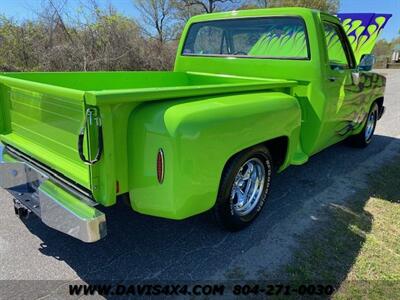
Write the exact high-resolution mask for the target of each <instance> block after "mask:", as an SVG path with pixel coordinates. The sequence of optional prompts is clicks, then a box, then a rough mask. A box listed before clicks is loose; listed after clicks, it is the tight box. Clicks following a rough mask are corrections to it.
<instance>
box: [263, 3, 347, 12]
mask: <svg viewBox="0 0 400 300" xmlns="http://www.w3.org/2000/svg"><path fill="white" fill-rule="evenodd" d="M257 1H258V2H259V3H261V5H264V7H290V6H297V7H307V8H313V9H318V10H320V11H324V12H328V13H331V14H335V13H337V12H338V10H339V7H340V1H339V0H269V1H268V0H261V1H259V0H257Z"/></svg>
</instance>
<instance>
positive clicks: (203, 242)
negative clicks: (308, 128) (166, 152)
mask: <svg viewBox="0 0 400 300" xmlns="http://www.w3.org/2000/svg"><path fill="white" fill-rule="evenodd" d="M382 72H384V73H387V74H388V82H387V93H386V98H385V105H386V107H387V110H386V114H385V116H384V118H383V119H382V120H381V121H380V122H379V124H378V127H377V131H376V135H377V136H376V137H375V140H374V141H373V143H372V144H371V145H370V146H369V147H368V148H367V149H364V150H360V149H354V148H350V147H348V146H346V145H343V144H340V145H336V146H333V147H331V148H330V149H327V150H325V151H323V152H321V153H320V154H318V155H316V156H314V157H312V158H311V159H310V161H309V162H308V163H307V164H306V165H304V166H299V167H290V168H289V169H288V170H287V171H285V172H284V173H282V174H280V175H278V176H277V177H276V178H275V180H274V182H273V188H272V194H271V196H270V198H269V200H268V202H267V204H266V207H265V208H264V211H263V213H262V214H261V216H260V217H259V218H258V220H257V221H256V222H255V223H254V224H253V225H252V226H251V227H249V228H248V229H246V230H244V231H241V232H239V233H227V232H224V231H222V230H221V229H219V227H217V226H216V225H215V224H214V222H213V221H212V218H211V216H210V214H209V213H205V214H202V215H199V216H196V217H193V218H190V219H188V220H184V221H180V222H177V221H169V220H163V219H158V218H152V217H147V216H142V215H139V214H136V213H133V212H132V211H130V210H129V209H128V208H126V207H125V206H123V205H119V206H117V207H113V208H110V209H105V210H104V211H105V212H106V213H107V218H108V236H107V237H106V238H105V239H104V240H102V241H100V242H97V243H95V244H84V243H81V242H80V241H77V240H75V239H73V238H70V237H68V236H66V235H63V234H61V233H58V232H56V231H54V230H52V229H49V228H47V227H46V226H45V225H44V224H42V223H41V222H40V220H38V219H37V218H35V217H33V218H30V219H28V220H26V221H21V220H20V219H19V218H17V217H16V216H15V215H14V211H13V205H12V199H11V197H10V196H9V195H8V194H7V193H6V192H5V191H4V190H0V280H60V281H59V282H58V283H57V284H55V283H54V282H53V284H49V286H48V287H43V286H42V287H41V288H40V290H38V288H37V287H36V285H33V284H29V283H28V284H27V286H29V288H26V289H25V290H24V291H16V290H14V291H13V292H12V293H13V294H12V295H19V296H24V295H25V296H26V297H28V296H29V297H39V296H40V297H42V296H46V295H49V294H51V292H54V290H56V287H57V286H58V290H60V289H63V287H64V286H65V282H66V281H70V280H82V281H84V282H86V283H92V282H95V281H96V280H122V281H123V280H125V281H137V282H139V281H141V280H146V279H148V280H161V281H163V280H196V281H197V280H208V279H220V280H223V279H227V278H234V277H236V278H243V277H246V278H258V276H259V275H260V274H261V273H263V274H265V273H267V274H269V275H271V276H274V275H275V276H280V275H279V273H276V272H277V270H279V269H280V267H281V266H282V265H284V264H286V263H287V262H288V261H289V260H290V258H291V253H292V250H293V249H294V248H295V247H296V245H297V242H296V239H297V237H298V236H299V235H301V233H302V232H304V231H305V230H307V228H309V227H310V226H312V225H313V222H314V221H315V220H317V219H318V210H319V209H320V208H321V207H323V206H324V205H326V204H327V203H329V202H330V201H345V199H347V198H348V197H349V196H350V195H351V194H352V193H354V192H355V189H356V188H360V187H362V182H363V177H365V175H367V174H368V173H371V172H373V170H374V168H376V167H379V165H380V164H381V163H383V161H384V160H390V158H391V157H393V156H394V155H395V153H396V152H397V151H398V149H400V140H399V138H400V90H399V86H400V70H399V71H390V72H389V71H386V70H384V71H382ZM399 183H400V181H399ZM64 281H65V282H64ZM10 283H15V282H14V281H10ZM0 289H1V287H0ZM3 290H4V289H3ZM0 298H1V297H0ZM49 298H53V296H51V295H50V296H49Z"/></svg>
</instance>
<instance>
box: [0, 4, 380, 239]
mask: <svg viewBox="0 0 400 300" xmlns="http://www.w3.org/2000/svg"><path fill="white" fill-rule="evenodd" d="M355 50H356V51H353V49H352V45H351V44H350V42H349V39H348V38H347V36H346V33H345V30H344V28H343V26H342V25H341V22H340V21H339V19H338V18H336V17H334V16H331V15H328V14H325V13H321V12H318V11H315V10H309V9H302V8H286V9H284V8H281V9H260V10H245V11H233V12H224V13H215V14H208V15H201V16H196V17H193V18H191V19H190V21H189V22H188V24H187V25H186V27H185V29H184V31H183V33H182V39H181V41H180V44H179V47H178V52H177V56H176V63H175V69H174V71H172V72H68V73H67V72H61V73H2V74H1V75H0V141H1V143H2V144H3V153H2V159H1V164H0V186H1V187H3V188H5V189H7V190H8V191H9V192H10V193H11V194H12V196H13V199H14V207H15V212H16V214H18V215H19V216H20V217H26V216H28V215H29V213H31V212H33V213H34V214H36V215H38V216H39V217H40V218H41V220H42V221H43V222H44V223H45V224H46V225H48V226H50V227H52V228H54V229H56V230H59V231H61V232H64V233H66V234H68V235H71V236H73V237H75V238H78V239H80V240H82V241H84V242H94V241H97V240H99V239H101V238H102V237H104V236H105V235H106V232H107V229H106V217H105V214H104V213H103V212H102V211H101V210H99V209H98V207H99V206H104V207H108V206H111V205H114V204H115V203H116V202H117V201H118V200H121V201H125V202H128V203H129V206H131V208H132V209H133V210H134V211H136V212H139V213H142V214H146V215H152V216H158V217H164V218H169V219H176V220H181V219H184V218H188V217H190V216H193V215H196V214H199V213H202V212H205V211H207V210H210V209H213V210H214V212H215V215H216V219H217V220H218V221H219V222H220V223H221V224H222V225H223V226H224V227H225V228H227V229H228V230H239V229H241V228H243V227H245V226H246V225H248V224H249V223H251V222H252V221H253V220H254V219H255V218H256V216H257V215H258V214H259V213H260V212H261V210H262V208H263V206H264V203H265V201H266V198H267V196H268V192H269V190H270V185H271V178H272V177H273V176H274V173H277V172H278V173H279V172H281V171H283V170H284V169H286V168H287V167H288V166H290V165H301V164H304V163H306V162H307V160H308V158H309V157H310V156H311V155H313V154H316V153H317V152H319V151H321V150H323V149H324V148H326V147H328V146H330V145H333V144H335V143H338V142H340V141H342V140H344V139H347V140H349V141H350V142H351V143H352V144H354V145H356V146H359V147H365V146H367V145H368V144H369V143H370V142H371V139H372V137H373V134H374V130H375V126H376V122H377V120H378V119H379V118H380V117H381V116H382V114H383V112H384V106H383V97H384V87H385V78H384V77H383V76H380V75H378V74H375V73H372V72H370V70H371V68H372V64H373V57H372V56H371V55H370V54H369V53H359V52H357V51H358V50H359V49H355ZM356 57H360V59H358V60H359V61H357V60H356ZM126 200H128V201H126ZM283 201H284V200H283ZM132 217H134V214H132Z"/></svg>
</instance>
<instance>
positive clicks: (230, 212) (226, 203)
mask: <svg viewBox="0 0 400 300" xmlns="http://www.w3.org/2000/svg"><path fill="white" fill-rule="evenodd" d="M271 177H272V158H271V155H270V153H269V151H268V149H267V148H266V147H263V146H257V147H254V148H251V149H250V150H246V151H242V152H240V153H239V154H237V155H235V156H234V157H233V158H232V159H231V160H230V161H229V162H228V164H227V166H226V167H225V169H224V173H223V175H222V179H221V185H220V189H219V193H218V198H217V203H216V205H215V208H214V209H215V215H216V218H217V220H218V221H219V223H220V224H221V225H222V226H223V227H225V228H227V229H228V230H231V231H237V230H240V229H242V228H244V227H246V226H247V225H249V224H250V223H251V222H252V221H253V220H254V219H255V218H256V217H257V216H258V214H259V213H260V211H261V209H262V208H263V206H264V202H265V199H266V197H267V195H268V192H269V187H270V183H271Z"/></svg>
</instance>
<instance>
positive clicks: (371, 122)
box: [350, 103, 379, 148]
mask: <svg viewBox="0 0 400 300" xmlns="http://www.w3.org/2000/svg"><path fill="white" fill-rule="evenodd" d="M378 114H379V108H378V105H377V104H376V103H373V104H372V106H371V109H370V111H369V113H368V117H367V121H366V122H365V125H364V128H363V130H362V131H361V132H360V133H359V134H357V135H354V136H351V137H350V143H351V144H352V145H353V146H355V147H360V148H364V147H367V146H368V145H369V144H370V143H371V141H372V138H373V136H374V132H375V128H376V123H377V121H378Z"/></svg>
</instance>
